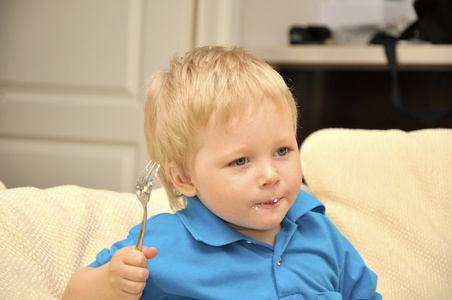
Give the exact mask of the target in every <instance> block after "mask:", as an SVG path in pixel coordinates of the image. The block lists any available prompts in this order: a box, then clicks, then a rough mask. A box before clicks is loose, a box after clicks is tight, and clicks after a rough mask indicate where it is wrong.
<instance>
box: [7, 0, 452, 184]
mask: <svg viewBox="0 0 452 300" xmlns="http://www.w3.org/2000/svg"><path fill="white" fill-rule="evenodd" d="M415 19H416V13H415V11H414V9H413V2H412V0H399V1H396V0H392V1H388V0H361V1H354V0H342V1H340V0H279V1H273V0H165V1H158V0H130V1H111V0H66V1H52V0H0V181H2V182H3V183H4V184H5V185H6V186H7V187H8V188H13V187H20V186H35V187H38V188H47V187H52V186H57V185H62V184H75V185H81V186H84V187H90V188H99V189H110V190H115V191H122V192H130V191H133V190H134V184H135V180H136V178H137V176H138V174H139V173H140V172H141V169H142V168H143V167H144V166H145V164H146V161H147V159H146V154H145V143H144V138H143V128H142V127H143V124H142V123H143V116H142V114H143V113H142V109H143V103H144V97H145V95H144V93H145V83H146V80H147V78H149V76H151V75H152V74H154V73H155V72H157V71H159V70H162V69H166V68H167V66H168V61H169V59H170V58H171V57H172V56H173V54H174V53H176V52H178V53H184V52H186V51H188V50H189V49H191V48H192V47H195V46H203V45H237V46H241V47H244V48H245V49H247V50H250V51H252V52H254V53H255V54H256V55H258V56H260V57H261V58H262V59H264V60H267V61H268V62H269V63H271V64H272V65H273V66H274V67H275V68H276V69H277V70H278V71H279V72H280V73H281V74H282V75H283V76H284V78H285V79H286V80H287V82H288V84H289V85H290V86H291V88H292V89H293V91H294V95H295V96H296V98H297V99H298V101H299V106H300V112H301V113H300V116H301V117H300V127H301V128H300V130H299V135H298V138H299V142H300V143H301V142H302V141H303V139H304V138H305V137H306V136H307V135H308V134H309V133H311V132H313V131H315V130H317V129H320V128H325V127H351V128H375V129H386V128H400V129H404V130H413V129H418V128H425V127H451V120H450V117H449V118H446V119H443V120H441V122H437V123H436V124H420V123H418V122H415V121H413V120H410V119H409V118H406V116H404V115H402V114H400V113H399V112H397V111H395V110H394V108H393V107H392V106H391V100H390V97H391V79H390V76H389V71H388V68H387V67H386V60H385V56H384V52H383V50H382V47H381V46H376V47H378V48H375V47H373V48H371V49H368V48H369V47H368V42H369V40H370V38H371V37H372V36H373V35H374V34H375V32H376V31H378V30H385V31H388V32H392V33H395V34H398V33H399V32H400V31H401V30H403V29H404V28H405V27H406V26H407V25H408V24H410V23H411V22H412V21H413V20H415ZM308 27H315V28H314V29H315V30H317V31H315V32H314V33H317V32H325V31H324V30H325V29H326V30H327V32H329V33H331V35H330V36H328V37H325V36H323V35H322V36H321V38H320V39H316V38H314V39H312V40H310V39H308V40H304V41H303V40H302V41H300V39H299V36H298V37H297V36H294V35H291V34H290V31H291V29H293V28H298V29H300V28H301V30H302V32H305V30H306V29H307V28H308ZM318 27H320V31H318ZM294 37H295V40H293V39H294ZM297 38H298V39H297ZM294 42H297V44H304V45H291V43H292V44H293V43H294ZM342 46H344V47H345V48H344V47H342ZM347 47H349V48H347ZM438 49H439V50H440V52H435V51H436V50H437V48H435V49H433V50H432V51H434V52H433V54H432V52H430V51H431V50H427V51H424V50H422V51H421V52H415V53H414V55H413V56H412V57H413V58H412V57H411V56H409V57H407V61H408V62H407V63H402V65H401V71H400V83H401V92H402V95H404V100H405V101H406V103H407V105H408V106H410V105H412V106H413V105H414V106H413V107H415V108H416V106H419V105H421V106H424V105H427V106H431V105H434V106H435V107H438V108H440V109H441V108H444V107H447V105H448V101H449V99H451V98H452V92H451V86H452V85H451V84H450V82H452V80H451V79H452V77H451V70H452V62H451V60H452V52H451V50H450V48H441V47H439V48H438ZM294 51H295V52H294ZM303 51H307V52H303ZM325 51H326V52H325ZM410 51H411V50H410ZM435 53H439V55H437V54H435ZM432 57H433V62H432V61H431V60H432ZM443 57H444V58H443ZM402 59H405V58H404V57H402ZM422 93H423V94H422ZM407 99H409V100H407ZM426 99H427V100H428V101H427V100H426ZM410 101H411V102H410ZM419 103H421V104H419ZM432 103H433V104H432Z"/></svg>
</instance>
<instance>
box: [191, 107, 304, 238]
mask: <svg viewBox="0 0 452 300" xmlns="http://www.w3.org/2000/svg"><path fill="white" fill-rule="evenodd" d="M214 121H215V120H212V119H211V120H210V121H209V123H208V125H207V128H206V130H205V132H203V135H202V136H201V138H200V143H201V144H200V149H199V152H198V153H197V154H196V156H195V160H194V165H193V168H192V170H191V172H190V175H189V176H190V178H191V182H192V183H193V184H194V186H195V188H196V192H197V196H198V198H199V199H200V200H201V202H202V203H203V204H204V205H205V206H206V207H207V208H208V209H209V210H210V211H212V212H213V213H214V214H216V215H217V216H218V217H220V218H221V219H223V220H224V221H225V222H226V223H228V224H229V225H230V226H231V227H232V228H234V229H236V230H238V231H241V232H244V233H245V232H246V233H247V234H249V233H250V230H251V231H253V230H258V231H260V233H262V231H266V230H275V229H277V228H280V224H281V221H282V219H283V218H284V216H285V215H286V213H287V211H288V210H289V208H290V207H291V206H292V204H293V203H294V201H295V199H296V197H297V195H298V191H299V189H300V186H301V181H302V174H301V165H300V158H299V153H298V146H297V141H296V138H295V132H294V129H293V124H292V116H291V113H290V112H289V109H288V108H287V109H280V108H277V107H276V106H275V105H274V104H273V103H272V102H270V101H267V100H266V101H262V105H261V106H260V107H258V108H257V109H254V110H252V109H248V111H247V112H246V113H245V114H244V115H243V116H242V117H241V118H239V117H232V119H231V121H229V122H228V124H226V125H225V124H218V125H216V124H215V122H214Z"/></svg>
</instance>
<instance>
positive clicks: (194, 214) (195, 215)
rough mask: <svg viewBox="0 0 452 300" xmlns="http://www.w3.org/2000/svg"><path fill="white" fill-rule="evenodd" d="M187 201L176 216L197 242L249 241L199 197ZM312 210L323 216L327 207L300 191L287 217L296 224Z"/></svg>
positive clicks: (188, 198)
mask: <svg viewBox="0 0 452 300" xmlns="http://www.w3.org/2000/svg"><path fill="white" fill-rule="evenodd" d="M186 199H187V206H186V208H185V209H183V210H180V211H178V212H176V215H177V216H178V217H179V218H180V220H181V221H182V223H183V224H184V226H185V227H186V228H187V230H188V231H189V232H190V234H191V235H192V236H193V238H194V239H195V240H197V241H201V242H203V243H205V244H208V245H211V246H224V245H228V244H232V243H234V242H237V241H240V240H246V239H247V237H246V236H245V235H244V234H242V233H240V232H238V231H236V230H234V229H232V228H230V227H229V226H228V225H226V223H224V222H223V221H222V220H221V219H220V218H218V217H217V216H216V215H215V214H213V213H212V212H211V211H210V210H209V209H207V207H205V206H204V205H203V204H202V203H201V201H200V200H199V199H198V198H197V197H186ZM311 210H312V211H315V212H318V213H321V214H324V213H325V207H324V206H323V204H322V203H321V202H320V201H318V200H317V199H315V198H314V197H312V196H311V195H309V194H308V193H306V192H304V191H301V190H300V192H299V193H298V196H297V199H296V200H295V203H294V204H293V205H292V207H291V208H290V209H289V211H288V212H287V215H286V217H287V218H288V219H289V220H290V221H293V222H296V221H297V220H298V219H299V218H300V217H301V216H303V215H304V214H305V213H307V212H309V211H311Z"/></svg>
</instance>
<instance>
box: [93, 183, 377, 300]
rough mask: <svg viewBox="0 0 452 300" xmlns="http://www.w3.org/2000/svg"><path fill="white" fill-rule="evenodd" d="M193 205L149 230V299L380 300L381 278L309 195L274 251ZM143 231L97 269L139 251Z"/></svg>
mask: <svg viewBox="0 0 452 300" xmlns="http://www.w3.org/2000/svg"><path fill="white" fill-rule="evenodd" d="M187 202H188V206H187V208H186V209H184V210H182V211H179V212H177V213H176V214H175V215H171V214H163V215H157V216H154V217H152V218H151V219H150V220H149V222H148V223H147V230H146V235H145V241H144V245H146V246H154V247H156V248H157V249H158V250H159V253H158V255H157V256H156V257H155V258H154V259H152V260H150V261H149V264H148V269H149V272H150V276H149V279H148V282H147V284H146V288H145V290H144V292H143V296H142V298H143V299H225V300H226V299H262V300H265V299H268V300H273V299H316V297H323V298H321V299H337V298H340V299H346V300H347V299H381V297H380V296H379V295H375V288H376V284H377V277H376V275H375V274H374V273H373V272H372V271H370V270H369V269H368V268H367V267H366V266H365V264H364V262H363V261H362V259H361V257H360V256H359V254H358V253H357V252H356V250H355V249H354V248H353V246H352V245H351V244H350V243H349V242H348V241H347V240H346V239H345V238H344V237H343V236H342V235H341V234H340V233H339V232H338V231H337V229H336V228H335V227H334V225H333V224H332V223H331V222H330V221H329V220H328V218H327V217H326V216H325V215H324V211H325V209H324V207H323V205H322V204H321V203H320V202H319V201H317V200H316V199H314V198H313V197H312V196H310V195H309V194H307V193H305V192H303V191H300V193H299V195H298V198H297V200H296V202H295V204H294V205H293V206H292V208H291V209H290V210H289V212H288V213H287V216H286V218H285V219H284V221H283V225H284V227H283V229H282V231H281V232H279V233H278V235H277V236H276V240H275V247H272V246H270V245H267V244H264V243H261V242H259V241H256V240H254V239H252V238H250V237H247V236H245V235H243V234H241V233H239V232H237V231H235V230H233V229H231V228H230V227H229V226H227V225H226V224H225V223H224V222H223V221H222V220H220V219H219V218H218V217H217V216H215V215H214V214H212V213H211V212H210V211H209V210H208V209H207V208H206V207H205V206H204V205H203V204H202V203H201V202H200V201H199V200H198V199H197V198H188V199H187ZM138 229H139V228H138V227H135V228H133V229H132V230H131V232H130V235H129V237H128V239H126V240H123V241H120V242H118V243H116V244H115V245H113V246H112V247H111V249H105V250H103V251H102V252H100V253H99V254H98V256H97V261H96V262H94V263H93V264H92V265H91V266H93V267H98V266H100V265H103V264H105V263H106V262H108V261H110V259H111V255H112V254H113V253H114V252H115V251H117V249H120V248H122V247H126V246H130V245H133V244H135V243H136V239H137V236H138ZM331 297H333V298H331Z"/></svg>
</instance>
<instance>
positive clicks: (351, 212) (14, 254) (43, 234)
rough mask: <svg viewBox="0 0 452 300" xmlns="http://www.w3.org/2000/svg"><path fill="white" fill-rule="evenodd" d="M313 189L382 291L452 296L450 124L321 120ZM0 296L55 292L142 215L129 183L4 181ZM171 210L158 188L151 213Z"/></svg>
mask: <svg viewBox="0 0 452 300" xmlns="http://www.w3.org/2000/svg"><path fill="white" fill-rule="evenodd" d="M301 160H302V166H303V171H304V176H305V180H306V183H307V184H308V186H309V190H310V192H311V193H312V194H313V195H314V196H316V197H317V198H318V199H319V200H321V201H322V202H323V203H324V204H325V205H326V208H327V214H328V216H329V217H330V218H331V219H332V220H333V222H334V223H335V224H336V226H337V227H338V228H339V229H340V230H341V231H342V233H343V234H344V235H346V236H347V237H348V239H349V240H350V241H351V242H352V243H353V244H354V245H355V247H356V248H357V249H358V250H359V252H360V253H361V255H362V256H363V257H364V259H365V261H366V262H367V264H368V265H369V266H370V268H372V269H373V270H374V271H375V272H376V273H377V274H378V275H379V282H378V291H379V292H380V293H382V294H383V297H384V299H444V300H446V299H452V234H451V229H452V176H451V175H452V130H451V129H447V130H446V129H439V130H421V131H415V132H410V133H405V132H402V131H398V130H389V131H378V130H347V129H326V130H321V131H318V132H316V133H314V134H313V135H311V136H310V137H309V138H308V139H307V140H306V141H305V142H304V143H303V145H302V149H301ZM0 202H1V203H2V205H1V208H0V299H59V298H60V297H61V294H62V292H63V290H64V287H65V285H66V283H67V281H68V280H69V278H70V276H71V274H72V273H73V272H74V271H75V270H77V269H78V268H80V267H83V266H85V265H86V264H88V263H90V262H91V261H92V260H93V259H94V257H95V255H96V253H97V252H98V251H100V250H101V249H102V248H104V247H108V246H109V245H110V244H111V243H112V242H114V241H116V240H119V239H121V238H124V237H125V236H126V235H127V233H128V230H129V228H130V227H131V226H133V225H135V224H137V223H138V222H139V221H140V220H141V205H140V203H139V202H138V200H137V199H136V197H135V195H134V194H133V193H116V192H112V191H103V190H93V189H87V188H83V187H78V186H59V187H55V188H51V189H45V190H41V189H36V188H32V187H24V188H16V189H6V188H5V187H4V186H2V185H1V183H0ZM162 211H169V207H168V205H167V203H166V197H165V193H164V191H163V190H162V189H156V190H155V191H154V192H153V194H152V197H151V204H150V206H149V214H155V213H158V212H162Z"/></svg>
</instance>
